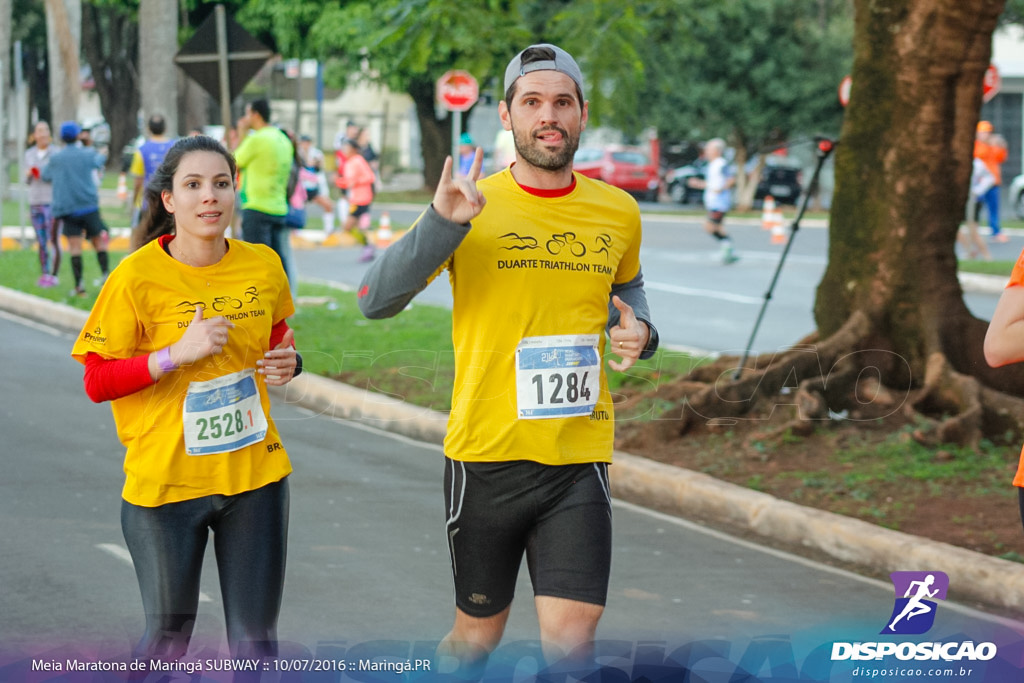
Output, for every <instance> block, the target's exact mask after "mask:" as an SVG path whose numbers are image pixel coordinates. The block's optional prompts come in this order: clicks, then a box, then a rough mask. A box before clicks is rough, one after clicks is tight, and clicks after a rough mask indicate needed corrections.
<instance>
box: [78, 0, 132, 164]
mask: <svg viewBox="0 0 1024 683" xmlns="http://www.w3.org/2000/svg"><path fill="white" fill-rule="evenodd" d="M82 38H83V41H82V44H83V47H84V48H85V55H86V58H87V59H88V60H89V66H90V67H92V75H93V80H94V81H95V83H96V92H97V93H98V94H99V96H100V107H101V108H102V110H103V116H104V118H105V119H106V120H107V124H108V125H109V126H110V156H109V158H108V159H107V167H108V168H112V169H118V170H119V169H120V166H121V163H122V159H121V152H122V150H123V149H124V147H125V145H127V144H128V143H129V142H131V141H132V140H133V139H134V138H135V137H136V136H137V135H138V134H139V125H138V118H137V117H138V113H139V78H138V68H137V63H138V51H139V30H138V26H137V24H136V22H135V20H134V19H133V18H132V17H131V15H130V14H128V12H127V11H125V10H124V9H123V8H120V7H113V6H106V7H103V8H99V7H96V6H95V5H90V4H86V5H85V6H84V7H83V20H82Z"/></svg>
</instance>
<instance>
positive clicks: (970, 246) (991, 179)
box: [957, 157, 996, 261]
mask: <svg viewBox="0 0 1024 683" xmlns="http://www.w3.org/2000/svg"><path fill="white" fill-rule="evenodd" d="M995 182H996V178H995V176H994V175H992V172H991V171H989V170H988V166H986V165H985V162H983V161H982V160H981V159H979V158H978V157H974V163H973V166H972V168H971V186H970V190H969V194H968V196H967V215H966V220H967V232H966V233H964V232H963V231H958V232H957V241H958V242H960V246H962V247H963V248H964V250H965V251H966V252H967V258H969V259H976V258H978V257H979V256H980V257H981V258H983V259H985V260H986V261H991V260H992V254H991V253H990V252H989V250H988V245H987V244H985V240H984V239H982V237H981V235H980V234H979V233H978V219H979V218H980V217H981V206H982V204H984V203H985V200H984V196H985V193H986V192H988V191H989V190H990V189H991V188H992V186H993V185H994V184H995Z"/></svg>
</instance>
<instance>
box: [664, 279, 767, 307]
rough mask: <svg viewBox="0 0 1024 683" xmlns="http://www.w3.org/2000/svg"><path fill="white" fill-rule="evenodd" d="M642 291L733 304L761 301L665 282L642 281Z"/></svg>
mask: <svg viewBox="0 0 1024 683" xmlns="http://www.w3.org/2000/svg"><path fill="white" fill-rule="evenodd" d="M644 289H650V290H655V291H658V292H668V293H670V294H682V295H683V296H699V297H703V298H706V299H719V300H721V301H729V302H732V303H735V304H752V305H753V304H759V303H761V301H762V300H761V299H760V298H758V297H755V296H748V295H746V294H731V293H729V292H722V291H719V290H716V289H700V288H698V287H682V286H680V285H670V284H668V283H665V282H651V281H650V280H646V281H644Z"/></svg>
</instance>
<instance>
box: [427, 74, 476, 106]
mask: <svg viewBox="0 0 1024 683" xmlns="http://www.w3.org/2000/svg"><path fill="white" fill-rule="evenodd" d="M436 92H437V101H438V102H440V103H441V104H442V105H444V108H445V109H447V110H448V111H468V110H469V108H470V107H472V106H473V105H474V104H476V101H477V99H478V98H479V97H480V86H479V85H478V84H477V82H476V79H475V78H473V75H472V74H470V73H469V72H468V71H462V70H461V69H454V70H452V71H448V72H446V73H445V75H444V76H441V78H439V79H437V88H436Z"/></svg>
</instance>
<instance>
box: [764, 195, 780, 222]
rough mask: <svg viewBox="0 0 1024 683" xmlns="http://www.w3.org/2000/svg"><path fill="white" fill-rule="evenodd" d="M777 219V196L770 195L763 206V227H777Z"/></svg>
mask: <svg viewBox="0 0 1024 683" xmlns="http://www.w3.org/2000/svg"><path fill="white" fill-rule="evenodd" d="M776 220H777V216H776V213H775V197H773V196H771V195H768V196H767V197H765V198H764V204H763V205H762V206H761V229H762V230H771V229H772V228H774V227H775V221H776Z"/></svg>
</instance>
